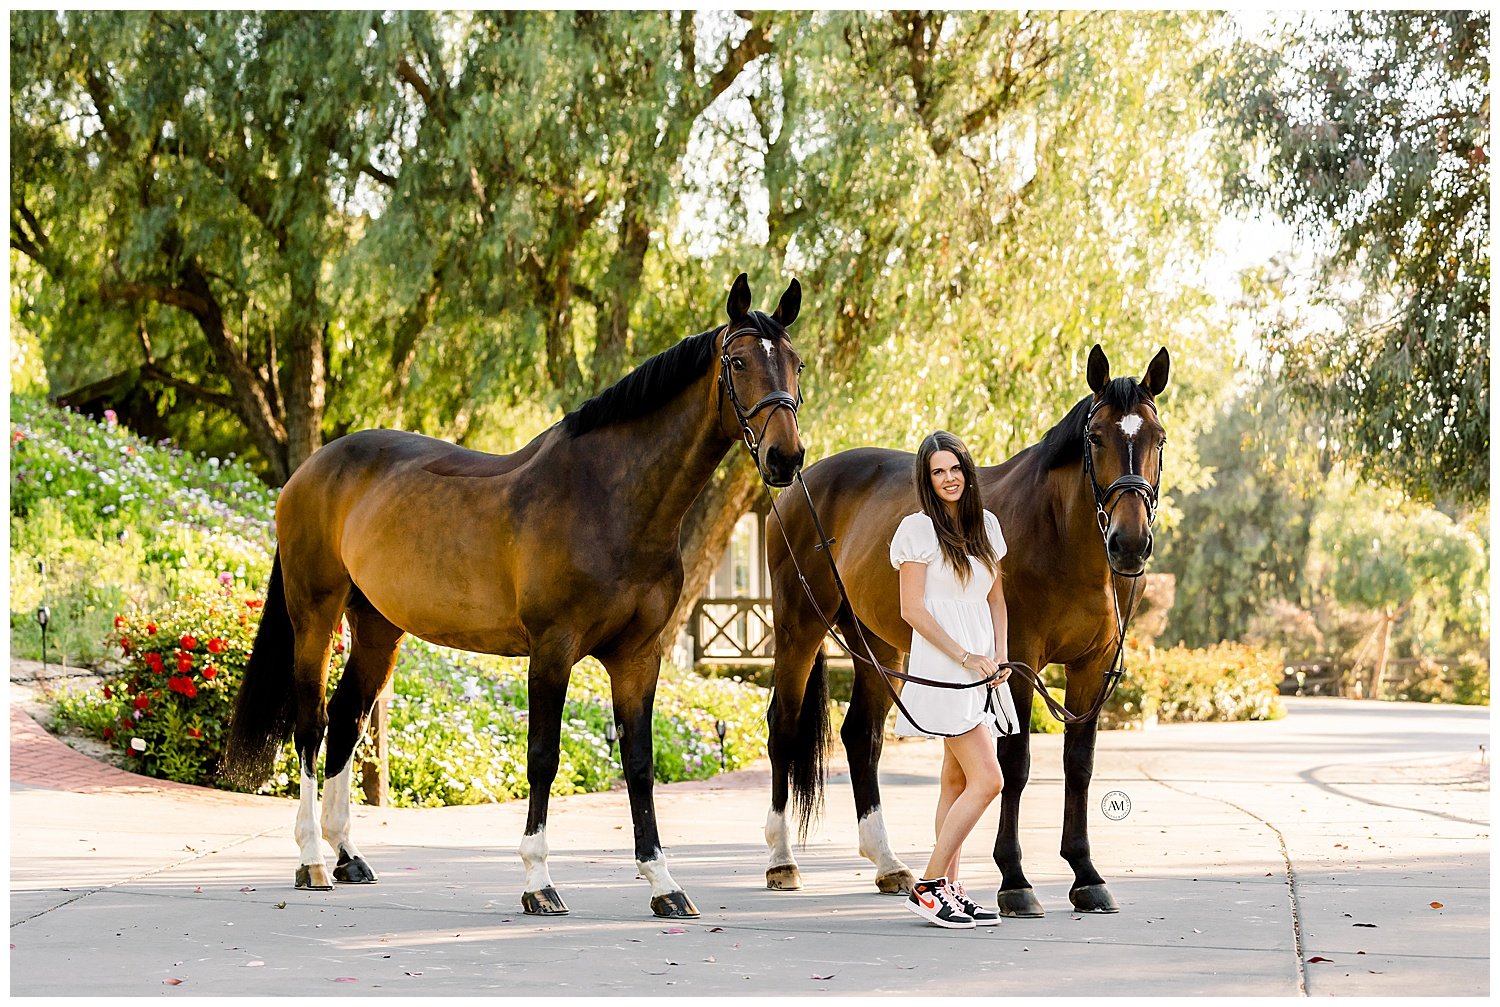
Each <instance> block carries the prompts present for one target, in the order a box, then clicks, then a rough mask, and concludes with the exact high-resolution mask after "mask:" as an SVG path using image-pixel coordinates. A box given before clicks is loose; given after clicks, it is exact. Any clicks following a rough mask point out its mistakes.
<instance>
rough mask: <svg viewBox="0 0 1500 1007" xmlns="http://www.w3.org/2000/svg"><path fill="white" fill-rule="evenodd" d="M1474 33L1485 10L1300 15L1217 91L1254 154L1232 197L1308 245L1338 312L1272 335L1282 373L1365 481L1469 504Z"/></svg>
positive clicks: (1483, 364) (1475, 255) (1482, 184)
mask: <svg viewBox="0 0 1500 1007" xmlns="http://www.w3.org/2000/svg"><path fill="white" fill-rule="evenodd" d="M1489 29H1490V17H1489V13H1488V12H1487V11H1458V10H1455V11H1346V12H1340V13H1322V14H1316V15H1309V16H1307V17H1305V18H1303V19H1302V20H1301V21H1300V22H1298V23H1297V24H1296V25H1295V26H1293V27H1291V28H1290V29H1287V30H1286V31H1282V32H1278V33H1276V34H1274V36H1273V37H1272V38H1271V39H1270V40H1268V41H1266V42H1258V41H1246V42H1244V43H1242V44H1241V45H1240V46H1239V48H1238V50H1237V53H1236V58H1235V61H1234V63H1233V65H1232V66H1231V67H1230V68H1229V69H1228V70H1227V72H1226V74H1225V75H1224V76H1223V77H1222V78H1221V79H1220V81H1219V83H1218V92H1219V94H1220V96H1221V99H1222V101H1223V102H1224V106H1223V107H1224V108H1225V110H1226V111H1227V116H1226V118H1227V120H1228V123H1229V125H1230V127H1231V128H1232V129H1233V130H1234V131H1235V132H1236V134H1237V138H1238V139H1239V140H1241V141H1244V142H1245V143H1246V144H1253V145H1254V146H1255V147H1256V148H1257V149H1258V150H1259V151H1260V152H1261V154H1263V157H1262V158H1261V159H1257V160H1240V161H1239V165H1240V168H1239V170H1238V171H1237V172H1236V173H1235V175H1234V177H1233V182H1234V183H1235V186H1236V189H1235V190H1234V191H1233V195H1235V196H1236V198H1237V199H1239V200H1240V201H1241V202H1243V203H1247V204H1249V205H1253V206H1258V207H1267V208H1270V209H1273V210H1275V211H1276V212H1278V213H1279V214H1281V215H1282V216H1283V217H1284V218H1286V219H1287V220H1289V221H1290V222H1291V223H1292V224H1293V225H1294V226H1295V227H1296V229H1297V231H1298V233H1299V235H1301V236H1302V237H1303V238H1305V239H1307V240H1308V241H1309V242H1310V243H1313V244H1315V245H1316V246H1317V247H1319V248H1321V249H1322V250H1323V267H1324V268H1323V271H1322V280H1323V283H1322V290H1321V291H1320V294H1321V296H1322V297H1324V298H1326V299H1327V300H1329V301H1331V302H1332V303H1334V304H1335V305H1337V306H1339V307H1340V308H1341V310H1342V321H1341V324H1338V325H1335V326H1329V327H1320V328H1317V329H1314V330H1313V331H1311V332H1306V333H1298V332H1290V333H1276V334H1273V335H1275V336H1276V338H1274V339H1273V340H1272V345H1271V347H1270V348H1271V349H1272V350H1273V351H1275V352H1276V353H1277V354H1279V355H1280V356H1281V357H1282V358H1283V366H1282V368H1281V372H1282V375H1283V376H1284V378H1285V379H1286V380H1287V381H1288V382H1289V384H1290V385H1291V386H1292V387H1293V388H1295V389H1297V390H1298V392H1299V394H1300V395H1301V397H1302V399H1303V400H1304V401H1305V402H1306V403H1308V404H1310V405H1311V406H1313V407H1314V408H1316V409H1318V410H1319V411H1321V412H1322V413H1324V414H1325V415H1327V416H1328V417H1329V418H1330V419H1331V420H1332V421H1333V424H1334V426H1335V433H1337V434H1338V435H1339V436H1340V437H1341V439H1342V440H1343V442H1344V443H1345V444H1347V447H1348V450H1349V453H1350V455H1351V457H1352V458H1354V459H1356V460H1358V462H1359V464H1360V466H1361V468H1362V470H1363V471H1364V472H1365V473H1366V474H1367V475H1370V476H1373V477H1375V478H1377V479H1381V480H1385V481H1388V482H1391V483H1394V484H1396V485H1399V486H1400V487H1401V488H1402V489H1404V490H1405V491H1406V492H1407V493H1409V494H1411V495H1413V496H1415V497H1418V498H1420V499H1426V500H1432V499H1434V498H1437V499H1439V500H1448V501H1453V502H1458V503H1462V504H1469V505H1473V504H1478V503H1482V502H1483V501H1484V500H1486V499H1487V498H1488V496H1489V466H1488V458H1489V449H1490V419H1489V369H1490V365H1489V360H1490V354H1489V296H1490V295H1489V277H1490V266H1489V216H1490V198H1489V181H1490V173H1489V145H1490V130H1489V122H1490V111H1489V107H1490V106H1489V103H1490V99H1489V59H1490V45H1489ZM1351 278H1354V279H1357V280H1358V281H1359V283H1358V287H1359V290H1358V293H1357V294H1355V295H1353V296H1348V295H1345V294H1343V293H1341V292H1340V291H1341V287H1345V288H1346V287H1347V286H1348V281H1349V280H1350V279H1351Z"/></svg>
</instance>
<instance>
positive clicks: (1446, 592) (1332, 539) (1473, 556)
mask: <svg viewBox="0 0 1500 1007" xmlns="http://www.w3.org/2000/svg"><path fill="white" fill-rule="evenodd" d="M1488 566H1489V559H1488V548H1487V546H1486V543H1485V541H1484V539H1483V537H1482V536H1481V535H1480V534H1479V531H1478V530H1477V528H1473V527H1466V526H1465V525H1463V524H1460V523H1459V522H1456V521H1454V520H1453V519H1452V518H1450V517H1448V516H1447V515H1445V514H1443V513H1442V512H1440V511H1437V510H1434V509H1433V508H1431V507H1423V506H1420V505H1417V504H1414V503H1412V502H1410V501H1406V500H1402V499H1400V498H1399V497H1396V496H1393V495H1392V494H1391V493H1390V492H1389V491H1382V490H1378V489H1375V488H1371V487H1365V486H1359V485H1357V484H1355V483H1354V482H1353V480H1352V479H1350V478H1349V477H1348V476H1344V477H1343V478H1341V479H1336V480H1335V481H1334V482H1333V483H1331V484H1330V492H1329V493H1328V494H1327V497H1326V504H1325V507H1324V510H1323V513H1322V514H1321V515H1320V516H1319V518H1318V519H1317V521H1316V522H1315V524H1314V529H1313V560H1312V569H1311V571H1310V573H1311V576H1312V577H1313V578H1314V579H1315V580H1316V581H1317V582H1318V583H1319V585H1320V586H1321V588H1322V589H1323V590H1326V591H1327V592H1328V593H1329V594H1331V595H1332V596H1333V597H1334V598H1335V599H1336V600H1337V601H1339V602H1340V603H1341V604H1344V605H1350V606H1355V607H1358V608H1361V609H1364V610H1366V611H1369V612H1372V613H1375V614H1376V615H1378V617H1379V618H1378V622H1377V624H1376V638H1375V644H1376V650H1375V661H1374V672H1373V676H1372V680H1371V689H1370V696H1371V697H1372V698H1379V696H1380V690H1381V684H1382V680H1383V679H1384V676H1385V666H1386V661H1387V659H1388V657H1389V656H1390V641H1391V635H1392V631H1393V629H1394V628H1395V626H1396V624H1397V623H1398V621H1400V620H1401V619H1402V618H1403V617H1406V618H1409V619H1410V621H1411V622H1412V624H1413V625H1412V635H1413V637H1414V638H1415V639H1416V640H1417V641H1418V645H1419V646H1420V645H1422V644H1425V645H1426V646H1427V647H1431V646H1432V645H1433V644H1434V643H1436V642H1438V641H1440V640H1441V639H1442V638H1443V637H1445V636H1447V635H1449V634H1452V633H1457V634H1460V635H1462V636H1467V637H1469V638H1471V639H1472V638H1475V637H1479V636H1482V635H1483V634H1485V632H1486V626H1487V624H1488V621H1489V585H1488V576H1487V573H1488Z"/></svg>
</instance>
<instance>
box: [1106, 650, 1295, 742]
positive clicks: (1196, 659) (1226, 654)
mask: <svg viewBox="0 0 1500 1007" xmlns="http://www.w3.org/2000/svg"><path fill="white" fill-rule="evenodd" d="M1127 667H1128V668H1129V669H1130V670H1129V671H1128V672H1127V674H1126V676H1125V678H1124V680H1123V681H1121V683H1120V685H1119V688H1117V689H1116V690H1115V694H1114V696H1113V697H1111V699H1110V702H1109V703H1108V704H1107V705H1106V706H1105V712H1106V714H1107V719H1108V721H1109V723H1110V724H1115V723H1119V722H1122V721H1128V720H1142V719H1144V720H1147V721H1149V720H1150V718H1151V717H1153V716H1154V717H1156V719H1157V720H1158V721H1159V722H1160V723H1163V724H1169V723H1188V722H1194V721H1211V720H1275V719H1277V718H1279V717H1282V716H1284V715H1285V711H1284V710H1283V709H1282V706H1281V702H1280V700H1279V699H1278V693H1277V685H1278V684H1279V683H1280V681H1281V677H1282V663H1281V660H1280V659H1279V658H1278V657H1277V656H1276V655H1275V654H1273V653H1271V652H1269V651H1265V650H1261V649H1259V648H1257V647H1250V646H1246V645H1244V644H1238V643H1220V644H1215V645H1214V646H1212V647H1202V648H1188V647H1173V648H1171V649H1170V650H1155V649H1153V650H1152V651H1151V652H1149V653H1148V654H1136V655H1132V656H1131V657H1130V659H1129V660H1128V661H1127Z"/></svg>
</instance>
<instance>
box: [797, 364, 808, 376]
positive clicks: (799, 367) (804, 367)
mask: <svg viewBox="0 0 1500 1007" xmlns="http://www.w3.org/2000/svg"><path fill="white" fill-rule="evenodd" d="M805 370H807V365H806V364H798V365H797V373H798V374H801V373H802V372H803V371H805Z"/></svg>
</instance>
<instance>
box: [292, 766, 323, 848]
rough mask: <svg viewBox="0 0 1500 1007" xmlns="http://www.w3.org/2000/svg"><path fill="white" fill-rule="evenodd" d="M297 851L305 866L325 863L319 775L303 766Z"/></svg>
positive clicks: (295, 833)
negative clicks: (320, 828) (321, 836)
mask: <svg viewBox="0 0 1500 1007" xmlns="http://www.w3.org/2000/svg"><path fill="white" fill-rule="evenodd" d="M294 835H295V836H296V838H297V851H298V852H299V853H300V854H301V856H302V864H303V866H310V865H312V864H318V865H320V866H326V865H324V863H323V847H322V846H321V845H319V843H318V777H317V775H316V774H315V773H311V772H309V771H308V769H307V767H306V766H303V767H302V778H301V789H300V791H299V794H298V797H297V827H296V829H295V830H294Z"/></svg>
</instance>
